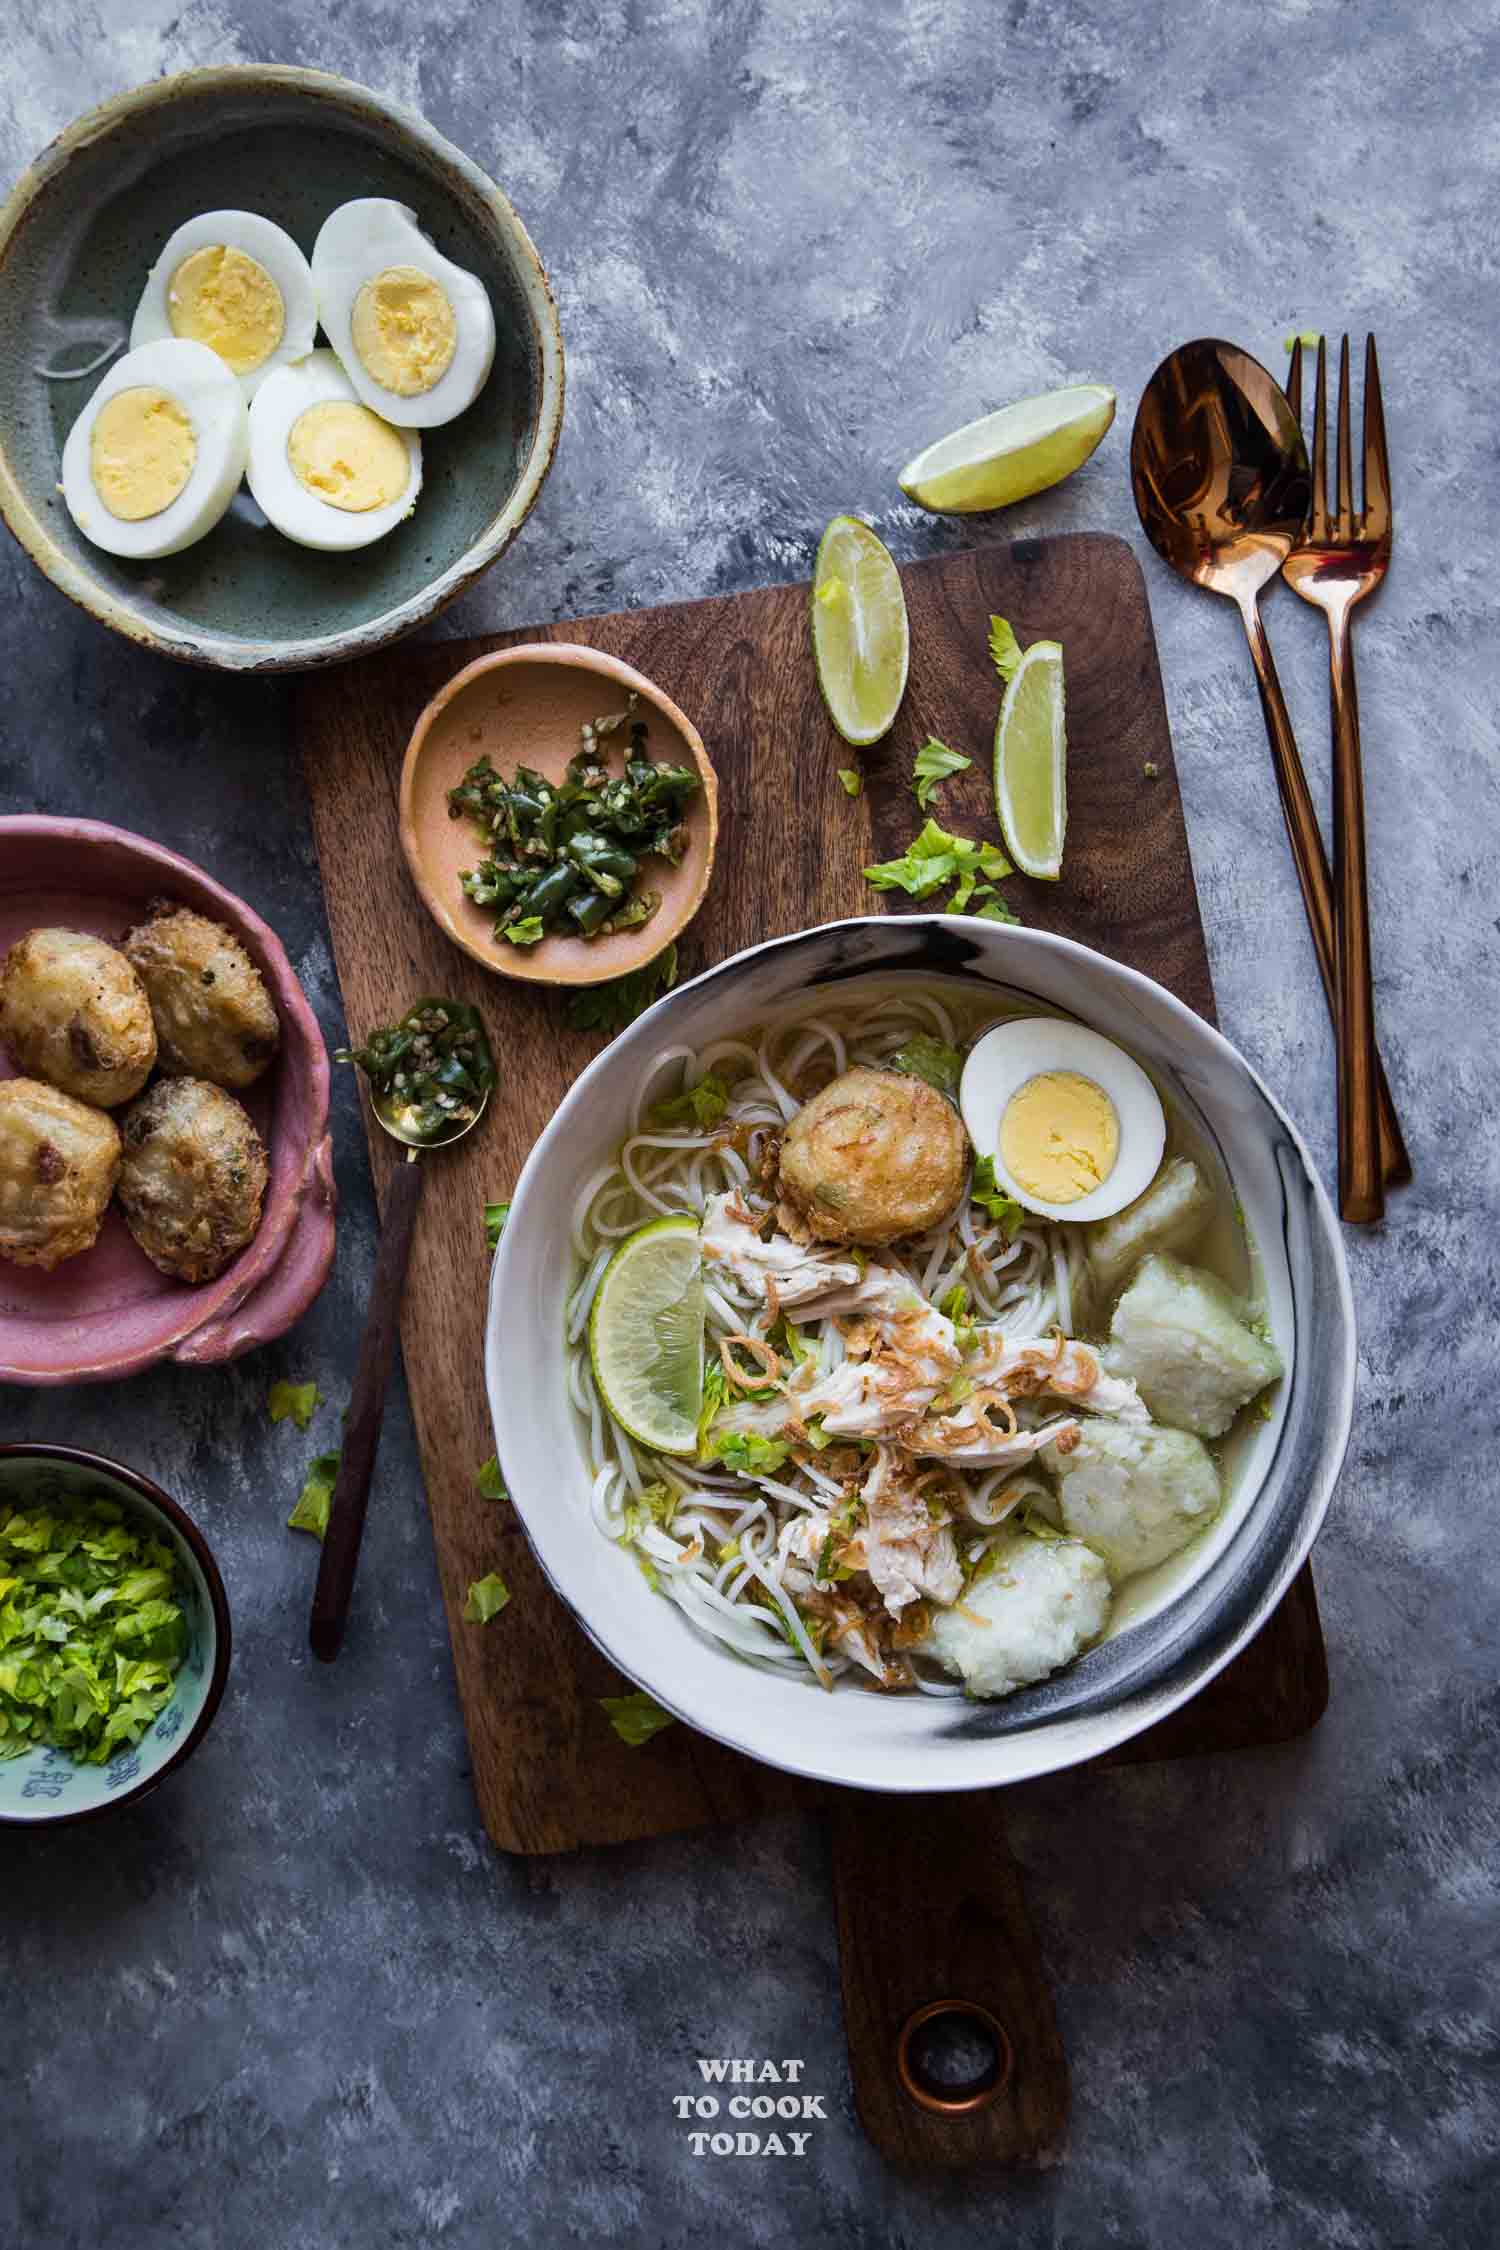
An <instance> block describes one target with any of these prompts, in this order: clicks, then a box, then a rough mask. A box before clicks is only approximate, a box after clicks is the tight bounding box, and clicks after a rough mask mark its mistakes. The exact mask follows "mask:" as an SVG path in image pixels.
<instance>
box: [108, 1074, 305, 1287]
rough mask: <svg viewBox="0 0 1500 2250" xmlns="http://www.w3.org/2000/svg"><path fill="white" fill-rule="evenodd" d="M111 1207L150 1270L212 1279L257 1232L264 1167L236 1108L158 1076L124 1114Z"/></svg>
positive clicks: (226, 1099) (251, 1130)
mask: <svg viewBox="0 0 1500 2250" xmlns="http://www.w3.org/2000/svg"><path fill="white" fill-rule="evenodd" d="M120 1133H121V1138H122V1140H123V1141H124V1144H125V1155H124V1161H123V1162H122V1164H121V1166H120V1207H121V1209H122V1210H123V1211H124V1213H125V1220H126V1224H127V1225H128V1226H129V1228H130V1231H131V1233H132V1234H133V1235H134V1236H135V1239H136V1241H137V1242H138V1243H139V1244H140V1246H141V1248H142V1249H143V1250H144V1251H145V1253H146V1256H147V1257H148V1258H149V1259H150V1260H151V1262H152V1264H153V1265H155V1266H159V1267H160V1269H161V1271H162V1272H163V1273H168V1274H171V1275H173V1276H174V1277H175V1278H176V1279H177V1280H178V1281H212V1280H213V1278H214V1276H215V1275H216V1274H220V1273H222V1272H223V1270H224V1268H225V1267H226V1266H227V1265H228V1264H229V1261H230V1259H231V1258H234V1257H236V1256H237V1255H238V1253H239V1252H240V1251H241V1250H243V1249H244V1247H245V1245H246V1243H247V1242H249V1241H250V1240H251V1239H252V1237H253V1236H254V1234H255V1230H256V1228H257V1227H258V1226H259V1225H260V1215H261V1208H262V1206H263V1204H264V1202H265V1194H266V1181H267V1178H268V1176H269V1168H268V1166H267V1163H266V1152H265V1149H264V1147H263V1145H262V1143H261V1138H260V1135H259V1134H258V1133H257V1132H256V1130H255V1127H254V1126H253V1125H252V1124H251V1122H250V1119H249V1118H248V1117H247V1116H246V1114H245V1112H244V1110H243V1109H242V1108H241V1106H240V1104H239V1103H238V1102H237V1101H236V1100H235V1098H234V1096H233V1095H232V1094H226V1093H225V1092H224V1090H223V1088H222V1087H220V1086H211V1085H209V1084H208V1082H207V1081H206V1080H205V1079H202V1078H159V1079H158V1080H157V1082H156V1084H155V1085H154V1086H153V1087H152V1088H151V1090H150V1092H149V1093H147V1094H143V1095H142V1096H141V1098H140V1100H139V1101H138V1102H136V1103H134V1104H133V1106H132V1107H131V1108H130V1109H129V1110H128V1111H127V1112H126V1114H125V1117H124V1118H123V1120H122V1122H121V1127H120Z"/></svg>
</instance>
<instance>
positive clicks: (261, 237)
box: [130, 211, 318, 398]
mask: <svg viewBox="0 0 1500 2250" xmlns="http://www.w3.org/2000/svg"><path fill="white" fill-rule="evenodd" d="M317 326H318V307H317V299H316V297H315V296H314V294H313V277H312V268H311V267H310V266H309V264H308V262H307V260H306V259H305V258H304V257H303V255H302V252H301V251H300V250H299V249H298V248H297V245H296V243H295V242H293V240H292V238H291V236H290V235H289V234H284V233H283V232H282V230H281V228H280V227H278V226H275V225H273V223H272V222H271V220H269V219H262V218H261V217H259V216H258V214H257V213H256V212H254V211H207V212H205V213H204V214H203V216H202V217H201V218H197V219H189V220H188V221H187V223H186V225H185V226H180V227H179V228H178V229H177V231H176V233H175V234H173V235H171V236H169V237H168V240H167V244H166V247H165V249H164V250H163V251H162V254H161V256H160V257H159V258H158V259H157V261H156V263H155V265H154V266H153V267H152V268H151V271H150V273H149V274H148V275H147V277H146V286H145V289H144V291H143V292H142V295H141V301H140V303H139V305H138V306H137V307H136V314H135V319H134V321H133V323H132V324H131V330H130V342H131V348H132V349H134V347H135V346H136V345H137V344H151V343H156V342H158V341H159V340H160V339H161V338H163V337H165V336H183V337H186V338H188V339H189V340H190V341H191V342H193V343H195V344H206V345H207V346H208V348H209V350H210V351H212V352H217V354H218V356H219V357H220V359H222V360H223V362H224V364H225V366H226V367H229V368H231V369H232V370H233V372H234V373H235V374H236V375H237V376H238V377H239V379H240V381H241V382H242V383H243V384H244V386H245V396H246V397H247V398H253V397H254V396H255V393H256V391H257V390H258V389H259V387H260V385H261V384H262V383H263V382H264V381H265V379H266V377H267V376H268V375H271V374H274V372H275V370H276V369H277V368H278V367H285V366H287V365H288V364H289V363H290V362H291V361H293V360H297V359H302V358H304V357H305V356H306V354H307V353H308V352H310V351H311V350H312V347H313V337H314V335H315V334H316V333H317Z"/></svg>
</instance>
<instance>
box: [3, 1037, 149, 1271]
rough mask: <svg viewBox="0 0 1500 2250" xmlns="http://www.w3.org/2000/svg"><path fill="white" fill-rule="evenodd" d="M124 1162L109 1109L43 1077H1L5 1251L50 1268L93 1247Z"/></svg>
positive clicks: (20, 1263)
mask: <svg viewBox="0 0 1500 2250" xmlns="http://www.w3.org/2000/svg"><path fill="white" fill-rule="evenodd" d="M119 1169H120V1136H119V1133H118V1132H117V1131H116V1129H115V1121H114V1119H113V1118H112V1117H106V1116H105V1114H104V1112H103V1110H102V1109H90V1108H89V1107H88V1105H87V1104H86V1103H84V1102H75V1101H74V1099H73V1097H72V1095H71V1094H64V1093H62V1092H61V1091H60V1090H59V1089H58V1088H57V1087H56V1086H48V1085H46V1084H44V1083H43V1081H42V1080H41V1079H40V1078H7V1079H4V1080H3V1081H0V1258H9V1259H10V1260H11V1261H12V1263H13V1264H15V1265H18V1266H40V1267H42V1268H43V1270H44V1271H50V1269H51V1268H52V1267H53V1266H59V1265H61V1264H62V1262H63V1260H64V1258H76V1257H77V1256H78V1254H79V1252H80V1251H81V1250H87V1249H89V1248H90V1247H91V1245H92V1244H93V1242H94V1239H95V1237H96V1236H97V1234H98V1232H99V1228H100V1225H101V1223H102V1221H103V1218H104V1214H105V1211H106V1210H107V1209H108V1207H109V1199H110V1196H111V1195H112V1194H113V1192H114V1185H115V1177H116V1174H117V1173H118V1172H119Z"/></svg>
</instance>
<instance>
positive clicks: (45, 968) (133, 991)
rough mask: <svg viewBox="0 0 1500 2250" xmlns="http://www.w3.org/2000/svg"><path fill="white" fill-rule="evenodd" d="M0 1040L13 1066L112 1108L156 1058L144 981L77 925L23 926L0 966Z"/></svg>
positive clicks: (137, 1086)
mask: <svg viewBox="0 0 1500 2250" xmlns="http://www.w3.org/2000/svg"><path fill="white" fill-rule="evenodd" d="M0 1039H3V1040H4V1042H5V1045H6V1047H7V1048H8V1049H9V1051H10V1057H11V1060H12V1062H13V1063H14V1064H15V1066H16V1068H17V1070H20V1071H24V1072H25V1073H26V1074H27V1075H28V1076H29V1077H32V1078H45V1079H46V1080H47V1082H48V1084H49V1085H52V1086H59V1087H61V1089H62V1091H63V1092H64V1093H65V1094H71V1095H72V1096H73V1098H74V1100H75V1101H80V1102H92V1103H93V1104H94V1105H95V1107H96V1108H98V1109H114V1108H115V1107H117V1106H118V1104H119V1103H121V1102H128V1101H130V1100H131V1099H132V1098H133V1097H134V1096H135V1095H136V1094H138V1093H139V1092H140V1090H141V1088H142V1087H143V1086H144V1085H145V1083H146V1080H147V1078H148V1077H149V1076H150V1074H151V1066H152V1064H153V1063H154V1062H155V1061H156V1029H155V1026H154V1024H153V1023H152V1020H151V1003H150V1001H149V1000H148V998H147V997H146V988H145V986H144V985H143V984H142V982H141V980H140V978H139V977H138V976H137V975H136V973H135V970H134V969H133V968H132V967H131V965H130V963H129V962H128V961H127V960H126V958H125V956H124V954H123V953H121V952H120V950H119V949H118V947H116V946H113V945H106V944H105V942H104V940H103V939H102V938H96V937H88V936H86V935H85V934H84V932H83V931H81V930H61V929H42V930H28V931H27V933H26V935H25V937H23V938H18V939H17V940H16V943H15V944H14V945H13V946H12V947H11V949H10V951H9V952H8V953H7V954H6V956H5V961H4V964H3V966H0Z"/></svg>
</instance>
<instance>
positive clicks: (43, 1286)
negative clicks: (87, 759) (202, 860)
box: [0, 814, 335, 1383]
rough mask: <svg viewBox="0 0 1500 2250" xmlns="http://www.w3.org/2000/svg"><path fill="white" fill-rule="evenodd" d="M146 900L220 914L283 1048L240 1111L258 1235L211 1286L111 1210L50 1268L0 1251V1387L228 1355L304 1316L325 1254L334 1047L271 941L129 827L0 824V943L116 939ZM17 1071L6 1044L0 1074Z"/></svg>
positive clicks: (330, 1222) (229, 899)
mask: <svg viewBox="0 0 1500 2250" xmlns="http://www.w3.org/2000/svg"><path fill="white" fill-rule="evenodd" d="M154 898H170V899H174V900H177V901H179V902H180V903H182V904H183V905H185V906H191V907H194V908H196V909H197V911H198V912H199V913H200V914H207V915H210V916H211V917H212V918H213V919H214V920H215V921H217V922H224V923H227V924H228V926H229V927H230V929H232V930H233V931H234V932H235V934H236V936H237V937H238V938H239V939H240V941H241V943H242V944H243V945H244V946H245V947H246V949H247V951H248V952H249V954H250V956H251V958H252V960H253V961H254V962H255V964H256V966H257V967H258V968H259V970H260V972H261V975H262V976H263V977H264V978H265V980H266V982H267V984H268V985H269V986H270V989H271V996H272V998H273V999H274V1000H275V1003H276V1012H277V1014H278V1015H279V1016H280V1018H281V1052H280V1054H279V1055H278V1056H277V1058H276V1061H275V1062H274V1063H273V1064H272V1066H271V1068H270V1070H269V1071H268V1072H267V1073H266V1076H265V1078H264V1080H263V1081H262V1082H261V1083H260V1084H259V1085H256V1086H252V1087H251V1088H250V1091H249V1093H248V1094H247V1095H246V1096H245V1097H244V1101H245V1107H246V1108H247V1109H248V1110H249V1112H250V1114H251V1116H252V1117H253V1118H254V1119H255V1123H256V1126H257V1129H258V1130H259V1132H260V1135H261V1138H262V1139H263V1140H264V1142H265V1144H266V1149H267V1152H268V1154H269V1157H270V1162H271V1177H270V1184H269V1186H268V1187H267V1190H266V1207H265V1214H264V1216H263V1218H262V1220H261V1223H260V1230H259V1232H258V1233H257V1234H256V1237H255V1239H254V1241H253V1242H251V1243H250V1244H248V1246H247V1247H246V1248H245V1249H244V1250H243V1251H242V1252H241V1253H240V1255H239V1257H238V1258H236V1259H235V1261H234V1263H233V1265H231V1266H229V1267H227V1268H226V1269H225V1271H224V1272H223V1273H221V1274H220V1275H219V1277H218V1279H217V1280H216V1281H206V1282H202V1283H200V1284H198V1285H197V1286H189V1285H187V1284H185V1283H183V1282H180V1281H172V1280H169V1279H168V1277H167V1276H166V1275H165V1274H163V1273H158V1272H157V1270H156V1268H155V1266H153V1265H152V1263H151V1261H150V1260H149V1258H147V1257H146V1256H145V1255H144V1253H143V1252H142V1251H140V1250H138V1249H137V1248H136V1246H135V1243H134V1241H133V1240H132V1238H131V1235H130V1232H129V1230H128V1229H127V1227H126V1225H125V1222H124V1220H123V1219H122V1218H121V1217H120V1215H119V1212H118V1211H117V1210H111V1211H110V1213H109V1216H108V1217H107V1218H106V1220H105V1222H104V1226H103V1229H102V1231H101V1233H100V1236H99V1239H98V1241H97V1242H96V1243H95V1244H94V1247H93V1249H92V1250H88V1251H85V1252H84V1254H83V1256H82V1257H79V1258H70V1259H69V1260H68V1261H67V1263H66V1264H64V1265H61V1266H57V1267H55V1268H54V1269H53V1271H52V1272H51V1273H41V1272H38V1271H37V1270H36V1268H34V1267H30V1266H14V1265H10V1264H8V1263H7V1262H6V1261H5V1260H3V1259H0V1382H5V1383H97V1382H103V1381H105V1380H107V1379H112V1378H114V1377H116V1376H120V1375H134V1374H136V1373H137V1372H138V1371H139V1370H140V1369H141V1368H143V1367H149V1366H151V1365H152V1364H153V1362H155V1361H156V1360H159V1359H177V1360H185V1361H189V1362H192V1363H194V1364H197V1365H212V1364H214V1363H215V1362H217V1361H220V1360H226V1359H236V1358H238V1356H239V1354H240V1353H241V1352H246V1351H249V1350H250V1349H251V1348H252V1346H254V1345H256V1344H264V1343H268V1342H269V1341H270V1339H271V1338H272V1337H273V1336H280V1335H282V1334H283V1333H284V1332H285V1330H287V1329H288V1328H290V1327H291V1325H292V1323H293V1322H294V1321H296V1320H300V1318H301V1317H302V1315H303V1313H304V1312H306V1310H307V1308H308V1306H309V1305H310V1304H311V1303H312V1301H313V1299H314V1297H316V1295H317V1294H318V1291H319V1290H320V1289H321V1288H322V1286H323V1283H324V1281H325V1280H326V1279H327V1277H328V1268H329V1266H330V1264H331V1263H332V1260H333V1233H334V1207H335V1197H334V1188H333V1162H332V1149H331V1145H330V1143H329V1140H328V1133H327V1127H328V1054H327V1050H326V1048H325V1047H324V1045H323V1035H322V1033H321V1032H320V1031H319V1029H318V1026H317V1022H316V1020H315V1019H314V1016H313V1012H312V1010H311V1009H310V1008H309V1006H308V1004H307V1001H306V999H305V998H304V996H303V992H302V987H301V986H300V985H299V984H298V982H297V979H296V977H295V976H294V975H293V973H292V967H291V963H290V962H289V961H288V960H287V957H286V955H285V953H284V952H283V951H282V949H281V945H280V943H279V941H278V940H277V938H276V937H275V936H274V935H273V933H272V932H271V931H270V930H268V929H267V927H266V925H265V923H264V922H262V921H261V919H260V917H259V916H258V915H256V914H252V913H251V911H250V909H249V907H248V906H246V905H244V904H243V902H242V901H241V900H239V899H237V898H235V897H234V895H233V894H232V893H231V892H229V891H226V890H224V889H222V888H221V887H220V885H219V884H217V883H216V882H214V881H213V880H212V878H211V877H209V876H207V875H205V874H203V873H202V871H201V870H200V869H199V868H196V867H194V866H193V865H192V864H191V862H190V861H188V860H185V859H179V858H178V857H177V854H176V853H175V852H169V851H164V850H163V849H162V847H161V845H160V844H152V843H148V842H147V840H146V838H145V837H144V836H132V835H130V834H129V833H128V832H127V831H126V830H125V829H123V828H111V827H109V826H108V825H107V824H106V823H105V822H103V821H99V820H52V819H47V818H45V817H44V816H42V815H41V814H19V815H17V816H15V817H14V818H9V819H7V818H0V953H3V952H4V951H5V949H6V948H7V947H9V946H10V945H12V944H13V943H14V941H15V940H16V939H17V938H18V937H20V936H22V935H23V934H24V932H25V931H27V930H29V929H34V928H35V927H37V925H38V924H44V923H56V924H60V925H62V926H63V927H65V928H68V929H75V930H88V931H90V932H92V933H93V934H94V935H95V936H97V937H104V938H110V939H118V938H119V937H121V936H123V934H124V932H125V931H126V930H127V929H128V928H129V927H130V925H131V924H132V922H135V921H138V920H139V918H140V915H141V912H142V910H143V908H145V907H146V905H147V904H148V903H149V902H150V901H151V900H152V899H154ZM10 1075H11V1071H10V1067H9V1064H8V1063H7V1062H6V1060H5V1058H4V1056H3V1053H0V1077H9V1076H10Z"/></svg>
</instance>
